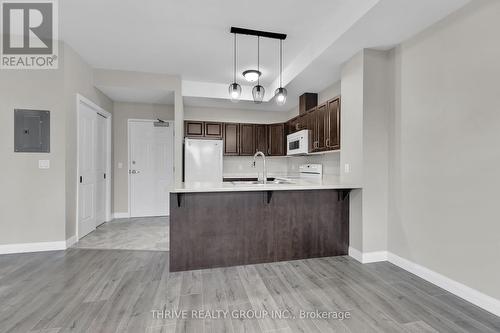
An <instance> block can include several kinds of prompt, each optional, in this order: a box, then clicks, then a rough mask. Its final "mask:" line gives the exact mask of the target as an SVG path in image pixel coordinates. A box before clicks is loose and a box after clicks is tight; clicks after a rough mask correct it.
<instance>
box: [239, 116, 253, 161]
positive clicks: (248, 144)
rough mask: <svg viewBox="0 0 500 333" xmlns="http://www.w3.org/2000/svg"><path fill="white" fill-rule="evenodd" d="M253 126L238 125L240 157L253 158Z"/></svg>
mask: <svg viewBox="0 0 500 333" xmlns="http://www.w3.org/2000/svg"><path fill="white" fill-rule="evenodd" d="M255 141H256V140H255V125H253V124H240V155H241V156H253V154H255V152H256V149H255V144H256V142H255Z"/></svg>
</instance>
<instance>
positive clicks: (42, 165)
mask: <svg viewBox="0 0 500 333" xmlns="http://www.w3.org/2000/svg"><path fill="white" fill-rule="evenodd" d="M38 169H50V160H38Z"/></svg>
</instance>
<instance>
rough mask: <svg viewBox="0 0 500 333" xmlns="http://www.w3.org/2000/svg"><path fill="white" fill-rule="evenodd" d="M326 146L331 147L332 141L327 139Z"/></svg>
mask: <svg viewBox="0 0 500 333" xmlns="http://www.w3.org/2000/svg"><path fill="white" fill-rule="evenodd" d="M325 144H326V146H327V147H330V139H326V143H325Z"/></svg>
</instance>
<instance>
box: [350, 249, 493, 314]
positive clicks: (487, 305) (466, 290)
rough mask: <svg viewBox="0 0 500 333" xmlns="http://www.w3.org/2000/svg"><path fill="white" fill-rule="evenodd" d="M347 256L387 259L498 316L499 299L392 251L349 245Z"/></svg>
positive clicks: (362, 259) (364, 261)
mask: <svg viewBox="0 0 500 333" xmlns="http://www.w3.org/2000/svg"><path fill="white" fill-rule="evenodd" d="M349 256H351V257H352V258H354V259H356V260H357V261H359V262H361V263H363V264H367V263H371V262H378V261H389V262H390V263H392V264H394V265H396V266H398V267H400V268H402V269H404V270H405V271H408V272H410V273H412V274H415V275H416V276H418V277H420V278H422V279H424V280H426V281H428V282H430V283H432V284H435V285H436V286H438V287H441V288H443V289H444V290H446V291H448V292H450V293H452V294H454V295H456V296H458V297H461V298H463V299H465V300H466V301H468V302H470V303H472V304H475V305H477V306H479V307H480V308H482V309H484V310H486V311H489V312H491V313H493V314H494V315H496V316H500V300H498V299H496V298H493V297H491V296H488V295H486V294H484V293H482V292H480V291H478V290H476V289H473V288H471V287H468V286H466V285H464V284H463V283H460V282H457V281H455V280H452V279H450V278H448V277H446V276H444V275H442V274H439V273H437V272H434V271H432V270H430V269H428V268H426V267H424V266H421V265H419V264H416V263H414V262H412V261H409V260H408V259H405V258H402V257H399V256H397V255H395V254H394V253H391V252H387V251H378V252H367V253H363V252H361V251H359V250H357V249H355V248H353V247H350V246H349Z"/></svg>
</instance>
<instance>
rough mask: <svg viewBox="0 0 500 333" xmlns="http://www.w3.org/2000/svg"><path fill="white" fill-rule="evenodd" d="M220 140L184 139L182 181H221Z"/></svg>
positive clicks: (221, 147) (221, 144) (221, 145)
mask: <svg viewBox="0 0 500 333" xmlns="http://www.w3.org/2000/svg"><path fill="white" fill-rule="evenodd" d="M223 146H224V145H223V142H222V140H199V139H185V141H184V181H185V182H186V183H192V182H222V163H223V162H222V153H223Z"/></svg>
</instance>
